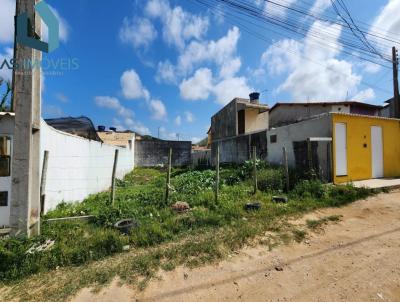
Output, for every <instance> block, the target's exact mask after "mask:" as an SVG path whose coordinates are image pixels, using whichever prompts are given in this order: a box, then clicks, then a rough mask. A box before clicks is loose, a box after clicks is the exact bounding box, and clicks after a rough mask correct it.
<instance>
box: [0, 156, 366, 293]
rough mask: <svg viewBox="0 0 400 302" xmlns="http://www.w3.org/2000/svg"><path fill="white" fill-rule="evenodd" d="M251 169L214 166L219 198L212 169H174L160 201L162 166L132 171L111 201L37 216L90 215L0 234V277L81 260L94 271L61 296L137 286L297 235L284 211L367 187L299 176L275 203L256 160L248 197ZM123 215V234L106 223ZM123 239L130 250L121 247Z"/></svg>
mask: <svg viewBox="0 0 400 302" xmlns="http://www.w3.org/2000/svg"><path fill="white" fill-rule="evenodd" d="M250 169H251V166H250V165H248V164H245V165H243V166H241V167H224V168H223V169H221V184H220V185H221V189H220V196H219V200H218V203H215V201H214V193H213V188H214V176H215V175H214V173H215V172H213V171H210V170H205V171H201V172H200V171H186V170H182V169H179V170H178V169H177V170H174V171H173V173H172V186H173V189H174V190H173V193H172V194H171V197H170V200H169V202H168V203H167V204H166V203H165V201H164V198H163V196H164V187H165V173H164V171H162V170H157V169H136V170H135V171H134V172H132V173H130V174H128V175H127V176H126V177H125V178H124V180H120V181H118V183H117V190H116V201H115V204H114V206H111V205H109V202H108V198H109V194H108V193H107V192H104V193H99V194H95V195H92V196H90V197H89V198H87V199H86V200H84V201H83V202H81V203H75V204H65V203H63V204H60V205H59V206H58V207H57V208H56V209H55V210H53V211H51V212H50V213H48V214H47V215H46V216H45V217H44V220H46V219H48V218H56V217H67V216H76V215H93V216H94V219H93V220H91V221H89V222H77V221H74V222H57V223H54V222H52V223H46V222H45V223H43V225H42V235H41V236H39V237H35V238H31V239H27V238H12V239H6V240H0V259H1V261H0V280H3V282H6V283H7V284H15V283H14V282H15V281H16V280H21V279H23V278H27V277H28V276H31V275H34V274H39V275H43V274H45V272H47V271H51V270H55V269H60V268H63V267H75V266H84V267H85V268H84V271H87V274H90V273H92V274H94V275H91V276H88V275H85V274H83V275H82V276H85V278H86V279H87V280H85V281H83V280H82V278H83V277H82V276H79V277H78V276H76V275H74V278H77V279H78V280H80V282H81V283H80V284H79V285H78V284H76V283H75V281H72V280H71V282H72V283H71V285H66V286H67V287H66V288H65V289H64V288H61V289H57V290H56V289H54V291H55V292H58V294H59V295H61V296H62V295H64V294H65V295H68V294H70V293H72V292H75V291H76V290H77V289H78V288H80V287H84V286H90V285H93V284H99V283H100V284H102V283H104V282H109V281H110V280H111V279H112V278H114V277H115V276H117V275H118V276H120V277H121V278H122V279H123V280H126V281H132V280H133V279H134V281H135V282H140V284H141V286H144V285H145V284H146V282H147V281H148V280H149V279H150V278H151V277H152V276H153V275H154V274H155V272H156V271H157V270H158V269H159V268H162V269H164V270H172V269H174V268H175V267H176V266H177V265H182V264H184V265H188V266H198V265H201V264H203V263H207V262H212V261H215V260H218V259H221V258H222V257H224V255H226V254H227V253H230V252H231V251H233V250H235V249H238V248H240V247H242V246H243V245H244V244H248V243H249V242H251V241H252V239H253V238H256V237H259V236H263V234H264V233H265V231H272V232H277V233H278V237H277V238H278V239H276V240H275V239H274V240H272V239H268V240H267V243H266V244H268V246H270V247H273V246H275V245H276V244H277V242H278V241H279V242H284V243H287V242H289V241H291V240H295V241H301V240H303V239H304V238H305V236H306V232H305V231H304V230H298V229H293V228H288V227H287V226H286V225H285V223H284V221H285V220H286V218H287V217H290V216H293V215H297V214H300V213H305V212H308V211H311V210H314V209H317V208H321V207H329V206H341V205H345V204H347V203H349V202H352V201H355V200H357V199H361V198H365V197H367V196H369V195H371V194H373V193H374V192H373V191H370V190H367V189H357V188H354V187H352V186H349V185H348V186H329V185H323V184H321V183H320V182H318V181H308V180H306V181H300V182H298V183H297V184H295V185H294V188H293V190H292V191H291V192H290V193H289V202H288V203H286V204H276V203H273V202H272V201H271V199H272V196H273V195H274V194H281V193H282V190H283V182H282V173H281V171H280V170H279V169H274V168H271V167H267V166H265V165H261V164H260V172H259V180H260V189H261V190H260V191H259V192H258V193H257V194H256V195H253V194H252V186H251V179H250V177H251V170H250ZM176 201H185V202H188V203H189V205H190V206H191V211H189V212H188V213H185V214H176V213H175V212H174V211H172V209H171V207H170V206H171V204H172V203H174V202H176ZM250 201H258V202H260V203H261V204H262V207H261V209H260V210H259V211H252V212H247V211H246V210H245V208H244V205H245V204H246V203H247V202H250ZM124 218H134V219H135V220H136V221H137V222H138V225H139V226H138V227H136V228H134V229H132V231H131V233H130V234H129V235H128V236H126V235H122V234H120V233H119V232H117V231H116V230H114V228H113V225H114V224H115V222H116V221H118V220H120V219H124ZM307 224H308V222H307ZM309 227H310V226H309ZM48 239H51V240H54V242H55V244H54V246H53V248H52V249H50V250H48V251H45V252H38V253H33V254H29V253H26V251H27V250H28V249H29V248H30V247H31V246H32V245H34V244H40V243H43V242H45V241H46V240H48ZM127 245H129V247H130V252H129V253H121V252H123V249H124V246H127ZM118 253H119V254H120V255H121V256H120V258H126V257H128V258H129V259H130V260H129V262H123V263H119V262H118V261H116V263H114V262H113V261H111V262H112V263H110V264H109V263H107V262H106V263H107V265H103V266H101V267H100V268H99V267H98V266H97V265H96V262H94V261H95V260H96V261H99V260H102V259H104V258H106V257H108V256H111V255H114V254H118ZM124 255H126V256H124ZM128 255H129V256H128ZM102 263H104V261H103V262H102ZM93 267H95V268H96V269H93ZM71 271H74V269H71ZM35 278H36V277H35V276H33V277H30V279H32V280H35ZM30 279H28V280H30ZM15 288H18V286H16V287H15Z"/></svg>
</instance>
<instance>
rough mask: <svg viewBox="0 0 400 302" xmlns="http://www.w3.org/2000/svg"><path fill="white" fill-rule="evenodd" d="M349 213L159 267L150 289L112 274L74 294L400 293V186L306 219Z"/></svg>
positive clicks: (354, 297)
mask: <svg viewBox="0 0 400 302" xmlns="http://www.w3.org/2000/svg"><path fill="white" fill-rule="evenodd" d="M329 215H343V218H342V221H340V222H338V223H336V224H335V223H333V224H332V223H331V224H329V225H328V226H325V227H324V231H322V232H319V233H312V232H310V234H311V235H310V238H309V239H308V240H306V241H305V242H303V243H300V244H297V243H294V244H291V245H289V246H282V247H278V248H276V249H274V250H272V251H268V247H267V246H259V247H257V248H246V249H244V250H242V251H241V252H240V253H239V254H234V255H233V256H232V257H231V258H229V259H228V260H227V261H224V262H221V263H220V264H218V265H213V266H207V267H203V268H199V269H194V270H189V269H187V268H178V269H176V270H175V271H173V272H167V273H166V272H160V274H159V277H160V280H153V281H152V282H151V283H150V285H149V286H148V287H147V288H146V290H145V291H144V292H135V291H133V290H131V289H129V288H128V287H126V286H123V287H119V286H118V285H117V282H114V283H113V284H112V285H111V286H110V287H108V288H107V289H104V290H103V291H101V292H100V293H99V294H93V293H91V292H90V290H89V289H86V290H83V291H81V292H80V293H79V294H78V296H77V297H75V298H74V301H85V302H88V301H140V302H143V301H207V302H211V301H307V302H309V301H321V302H329V301H335V302H336V301H363V302H365V301H400V192H398V191H397V192H393V193H390V194H381V195H379V196H377V197H373V198H370V199H368V200H366V201H365V200H364V201H359V202H356V203H353V204H351V205H350V206H347V207H345V208H340V209H325V210H320V211H317V212H314V213H312V214H309V215H307V216H306V217H304V219H302V221H298V222H296V223H303V222H304V221H305V219H310V218H313V219H315V218H318V217H326V216H329Z"/></svg>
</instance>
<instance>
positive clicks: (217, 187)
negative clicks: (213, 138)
mask: <svg viewBox="0 0 400 302" xmlns="http://www.w3.org/2000/svg"><path fill="white" fill-rule="evenodd" d="M215 172H216V173H215V203H217V202H218V194H219V143H217V157H216V165H215Z"/></svg>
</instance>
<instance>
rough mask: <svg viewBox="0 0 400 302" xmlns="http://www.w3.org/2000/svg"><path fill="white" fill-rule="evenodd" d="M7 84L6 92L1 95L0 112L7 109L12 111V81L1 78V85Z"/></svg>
mask: <svg viewBox="0 0 400 302" xmlns="http://www.w3.org/2000/svg"><path fill="white" fill-rule="evenodd" d="M4 83H5V84H6V87H5V93H4V94H3V96H2V97H1V102H0V112H5V111H10V109H11V108H10V107H11V106H10V104H11V101H10V99H11V90H12V89H11V82H10V81H4V79H2V78H0V87H1V86H3V84H4Z"/></svg>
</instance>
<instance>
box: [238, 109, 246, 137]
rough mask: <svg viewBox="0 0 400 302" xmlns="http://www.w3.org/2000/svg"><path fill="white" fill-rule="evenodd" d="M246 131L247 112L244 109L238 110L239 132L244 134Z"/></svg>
mask: <svg viewBox="0 0 400 302" xmlns="http://www.w3.org/2000/svg"><path fill="white" fill-rule="evenodd" d="M245 131H246V114H245V111H244V110H240V111H238V134H244V133H245Z"/></svg>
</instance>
